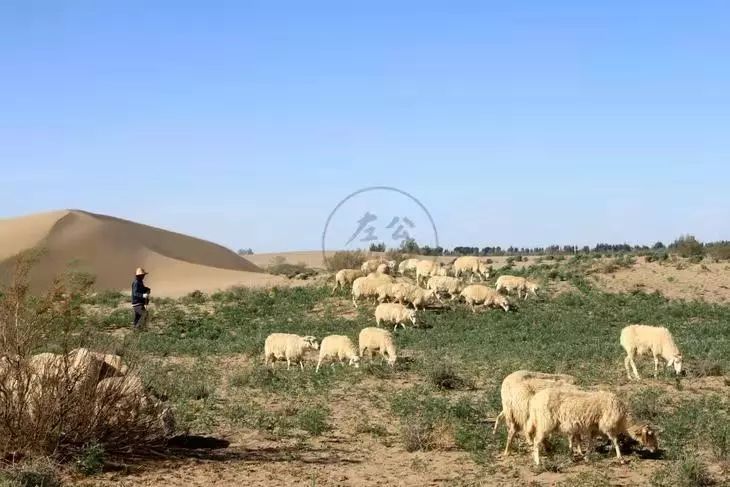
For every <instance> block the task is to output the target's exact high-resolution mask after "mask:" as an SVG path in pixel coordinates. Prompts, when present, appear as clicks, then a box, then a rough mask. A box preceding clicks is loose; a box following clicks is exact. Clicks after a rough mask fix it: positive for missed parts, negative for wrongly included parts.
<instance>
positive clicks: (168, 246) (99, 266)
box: [0, 210, 287, 297]
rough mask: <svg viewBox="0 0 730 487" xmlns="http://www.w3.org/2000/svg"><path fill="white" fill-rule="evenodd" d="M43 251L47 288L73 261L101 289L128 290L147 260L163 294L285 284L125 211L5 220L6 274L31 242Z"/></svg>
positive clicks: (38, 280) (38, 270) (1, 233)
mask: <svg viewBox="0 0 730 487" xmlns="http://www.w3.org/2000/svg"><path fill="white" fill-rule="evenodd" d="M32 247H36V248H42V249H43V251H44V253H43V254H42V257H41V258H40V261H39V263H38V264H37V265H36V266H35V267H34V269H33V273H32V274H31V276H32V284H33V286H34V287H35V288H36V289H41V288H44V287H47V286H48V285H49V284H50V283H51V282H52V280H53V278H54V277H55V276H57V275H59V274H61V273H63V272H65V271H67V270H68V269H69V268H73V269H76V270H81V271H85V272H89V273H91V274H93V275H94V276H95V278H96V286H97V288H98V289H124V290H126V289H127V288H128V287H129V285H130V283H131V282H132V280H133V275H134V270H135V269H136V268H137V267H140V266H142V267H144V268H145V269H146V270H147V271H148V272H149V273H150V275H149V277H148V285H149V286H150V287H152V288H153V291H154V293H155V294H156V295H158V296H171V297H175V296H180V295H182V294H186V293H188V292H191V291H194V290H196V289H197V290H201V291H205V292H212V291H215V290H218V289H225V288H228V287H230V286H237V285H240V286H271V285H286V284H287V280H286V279H284V278H280V277H276V276H271V275H267V274H265V273H263V272H262V270H261V269H260V268H259V267H258V266H256V265H255V264H253V263H251V262H249V261H247V260H246V259H244V258H242V257H240V256H239V255H237V254H236V253H235V252H232V251H230V250H229V249H226V248H225V247H222V246H220V245H218V244H215V243H212V242H207V241H205V240H201V239H198V238H193V237H189V236H187V235H182V234H179V233H175V232H170V231H167V230H162V229H159V228H155V227H150V226H147V225H142V224H139V223H134V222H130V221H127V220H122V219H119V218H114V217H109V216H104V215H96V214H93V213H88V212H84V211H78V210H67V211H58V212H52V213H43V214H38V215H31V216H26V217H20V218H12V219H4V220H0V273H1V277H0V279H2V281H3V282H7V280H8V279H9V276H10V275H11V272H10V271H11V270H12V268H13V266H14V257H15V256H16V255H17V254H18V253H19V252H21V251H24V250H27V249H29V248H32Z"/></svg>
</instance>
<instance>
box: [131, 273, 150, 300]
mask: <svg viewBox="0 0 730 487" xmlns="http://www.w3.org/2000/svg"><path fill="white" fill-rule="evenodd" d="M149 292H150V288H148V287H146V286H145V285H144V282H143V281H142V280H141V279H135V280H134V282H133V283H132V306H139V305H140V304H147V300H146V299H145V298H144V296H143V294H147V293H149Z"/></svg>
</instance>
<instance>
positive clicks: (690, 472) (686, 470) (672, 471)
mask: <svg viewBox="0 0 730 487" xmlns="http://www.w3.org/2000/svg"><path fill="white" fill-rule="evenodd" d="M652 485H653V486H655V487H706V486H711V485H716V482H715V481H714V479H713V478H712V476H711V475H710V472H709V470H708V469H707V466H706V465H705V464H704V463H702V460H701V459H700V458H699V457H697V456H695V455H688V456H685V457H683V458H681V459H680V460H679V461H677V462H673V463H670V464H669V465H668V466H666V467H665V468H663V469H662V470H660V471H659V472H657V473H656V474H655V476H654V478H653V479H652Z"/></svg>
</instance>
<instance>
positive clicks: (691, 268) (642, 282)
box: [593, 257, 730, 303]
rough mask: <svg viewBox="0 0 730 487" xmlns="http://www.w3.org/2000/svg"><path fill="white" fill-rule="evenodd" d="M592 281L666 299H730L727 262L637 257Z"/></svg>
mask: <svg viewBox="0 0 730 487" xmlns="http://www.w3.org/2000/svg"><path fill="white" fill-rule="evenodd" d="M593 280H594V282H596V283H597V285H598V286H599V287H601V288H604V289H606V290H608V291H612V292H631V291H637V290H638V291H643V292H647V293H651V292H654V291H658V292H660V293H661V294H662V295H664V296H665V297H667V298H669V299H684V300H695V299H696V300H702V301H708V302H715V303H726V302H728V301H730V264H729V263H727V262H721V263H700V264H690V263H689V262H687V261H686V260H684V259H682V260H680V261H679V262H677V263H671V262H665V263H661V264H660V263H658V262H646V259H645V258H643V257H641V258H638V259H637V261H636V264H634V265H633V266H632V267H630V268H627V269H620V270H619V271H617V272H614V273H612V274H597V275H594V276H593Z"/></svg>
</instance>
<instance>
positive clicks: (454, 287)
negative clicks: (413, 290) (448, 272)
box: [426, 276, 464, 301]
mask: <svg viewBox="0 0 730 487" xmlns="http://www.w3.org/2000/svg"><path fill="white" fill-rule="evenodd" d="M463 287H464V285H463V284H462V283H461V281H460V280H459V279H457V278H456V277H450V276H433V277H431V278H430V279H429V280H428V282H427V283H426V289H430V290H431V291H434V292H435V293H436V297H437V298H439V300H440V299H441V298H440V297H439V293H446V294H448V295H449V298H451V300H452V301H453V300H454V299H456V298H458V297H459V293H460V292H461V290H462V289H463Z"/></svg>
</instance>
